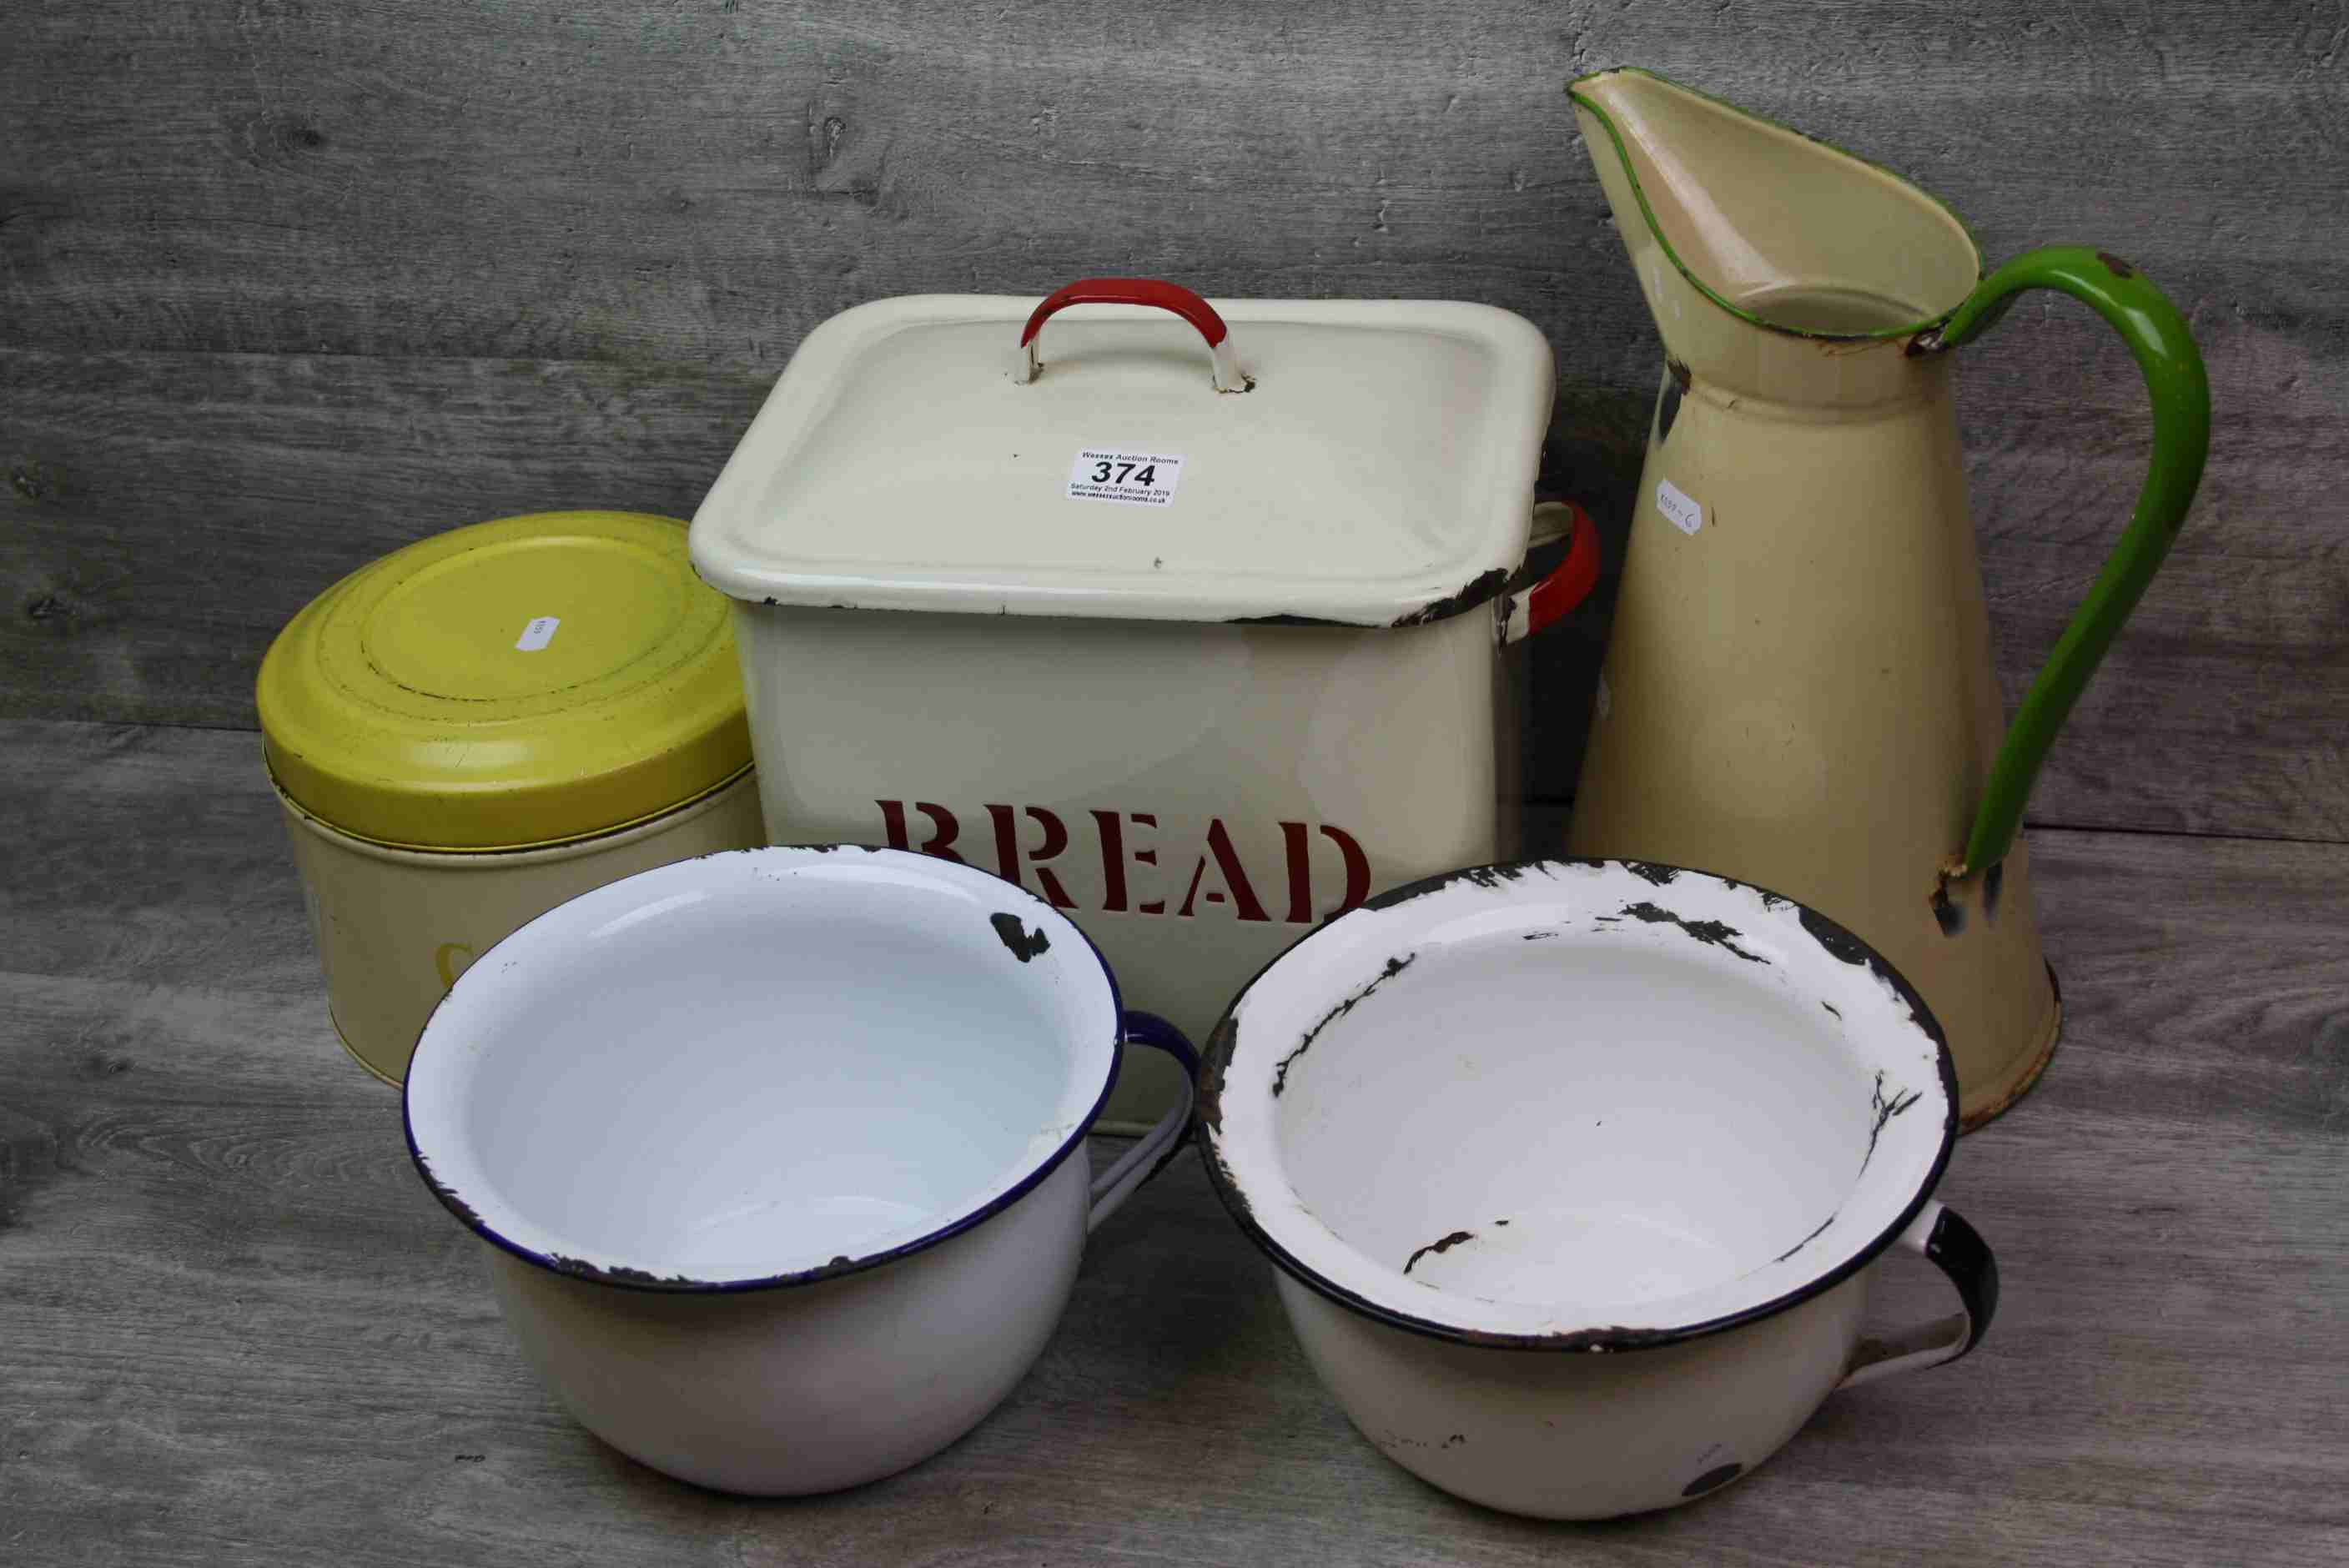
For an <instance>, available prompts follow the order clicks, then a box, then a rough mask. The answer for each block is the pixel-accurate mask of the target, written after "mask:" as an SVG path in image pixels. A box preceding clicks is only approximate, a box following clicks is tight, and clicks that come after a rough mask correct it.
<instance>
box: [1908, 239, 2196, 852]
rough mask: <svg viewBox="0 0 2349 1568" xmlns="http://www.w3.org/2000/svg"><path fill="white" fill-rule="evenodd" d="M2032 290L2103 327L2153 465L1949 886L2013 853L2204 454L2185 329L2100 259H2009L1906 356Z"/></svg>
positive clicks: (1976, 330) (1952, 343)
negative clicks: (2144, 422) (2149, 425)
mask: <svg viewBox="0 0 2349 1568" xmlns="http://www.w3.org/2000/svg"><path fill="white" fill-rule="evenodd" d="M2030 289H2061V290H2062V291H2063V292H2064V293H2065V294H2070V295H2071V296H2072V297H2073V298H2074V299H2076V300H2080V301H2082V302H2083V303H2085V304H2086V305H2087V306H2088V308H2089V309H2091V310H2093V311H2095V313H2096V314H2097V315H2101V316H2103V317H2104V318H2105V320H2106V321H2107V322H2109V323H2110V324H2111V325H2112V328H2113V330H2114V331H2115V332H2117V333H2119V334H2120V335H2121V340H2122V341H2123V342H2125V343H2127V345H2128V346H2129V352H2130V353H2131V354H2133V355H2135V356H2137V368H2138V370H2140V371H2142V372H2143V373H2144V376H2145V389H2146V391H2147V394H2149V395H2150V396H2151V397H2152V400H2153V465H2152V468H2151V469H2150V471H2148V472H2147V475H2146V477H2145V487H2144V488H2143V489H2142V490H2138V491H2137V510H2136V511H2134V512H2132V513H2131V514H2130V516H2129V525H2128V531H2127V532H2125V533H2123V534H2122V535H2121V542H2120V543H2119V544H2117V545H2116V546H2115V547H2114V549H2113V552H2112V555H2111V556H2110V558H2108V559H2107V560H2106V562H2105V569H2104V571H2103V572H2101V573H2098V574H2097V576H2096V581H2095V583H2094V584H2093V585H2092V586H2091V587H2090V588H2089V589H2088V596H2087V598H2086V599H2085V600H2083V601H2082V602H2081V604H2080V608H2079V610H2078V612H2077V613H2076V614H2074V615H2073V617H2072V622H2071V624H2069V625H2067V626H2065V627H2064V634H2063V636H2062V637H2060V638H2058V639H2057V641H2056V644H2055V651H2054V653H2053V654H2050V655H2048V657H2047V663H2046V665H2045V666H2044V667H2043V668H2042V669H2041V670H2040V672H2039V675H2038V678H2036V679H2035V680H2033V682H2032V683H2031V689H2030V690H2029V691H2027V692H2025V693H2024V694H2023V706H2022V707H2018V708H2017V709H2015V713H2014V722H2013V724H2011V725H2009V726H2008V727H2007V731H2006V741H2005V744H2004V745H2002V746H2001V747H2000V748H1999V753H1998V759H1997V760H1996V761H1995V762H1993V763H1992V765H1991V770H1990V778H1989V779H1988V781H1987V782H1985V783H1984V785H1983V786H1982V804H1981V806H1980V807H1979V808H1978V809H1977V810H1976V811H1975V814H1974V825H1973V831H1972V832H1971V833H1970V834H1968V835H1967V838H1966V845H1965V851H1964V857H1963V859H1962V861H1960V862H1959V863H1957V864H1955V865H1951V866H1948V867H1945V868H1944V870H1943V875H1944V877H1945V879H1946V880H1948V881H1955V880H1957V879H1958V878H1961V877H1964V876H1967V875H1970V874H1971V873H1973V872H1986V871H1988V870H1989V869H1990V868H1991V867H1992V866H1994V865H1996V864H1998V863H1999V861H2002V860H2004V859H2005V858H2006V852H2007V851H2009V850H2010V849H2012V848H2013V847H2014V835H2015V833H2016V832H2017V831H2018V830H2020V829H2021V828H2022V826H2023V802H2024V801H2025V800H2027V799H2029V798H2030V795H2031V785H2032V782H2033V780H2034V779H2037V778H2038V777H2039V767H2040V764H2041V763H2043V762H2044V761H2046V760H2047V748H2049V747H2050V746H2051V745H2053V744H2054V739H2055V732H2056V731H2057V730H2059V729H2061V728H2062V727H2064V719H2066V718H2067V717H2070V716H2071V712H2072V705H2073V704H2074V703H2075V702H2077V701H2078V700H2079V698H2080V693H2081V692H2082V691H2084V690H2085V689H2086V687H2087V685H2088V678H2089V677H2090V676H2093V675H2095V673H2096V665H2097V664H2098V663H2099V662H2100V661H2101V660H2102V659H2103V658H2104V656H2105V650H2106V649H2107V648H2109V647H2111V646H2112V645H2113V639H2114V637H2116V635H2118V634H2119V633H2120V629H2121V623H2122V622H2124V621H2126V620H2127V619H2128V614H2129V612H2130V611H2131V610H2134V609H2136V608H2137V600H2138V598H2139V597H2140V596H2142V595H2143V594H2144V593H2145V589H2146V584H2147V583H2150V582H2152V581H2153V574H2154V573H2155V572H2156V571H2158V569H2159V568H2160V566H2161V559H2162V557H2163V556H2165V555H2167V554H2168V553H2169V543H2170V541H2172V540H2173V539H2175V538H2177V537H2178V524H2180V523H2182V522H2183V521H2186V509H2187V507H2188V506H2189V504H2191V503H2192V501H2193V500H2194V489H2195V487H2196V486H2197V485H2199V483H2201V480H2202V459H2203V456H2204V454H2205V453H2206V452H2207V451H2208V450H2209V445H2210V382H2209V377H2207V376H2206V375H2205V374H2204V373H2203V369H2202V355H2201V352H2200V351H2199V349H2197V348H2196V347H2195V346H2194V337H2193V335H2192V334H2191V333H2190V332H2189V331H2188V330H2187V326H2186V318H2185V317H2184V316H2182V315H2178V307H2177V306H2176V305H2174V304H2170V303H2169V296H2168V295H2167V294H2163V293H2162V292H2161V291H2160V290H2159V289H2158V288H2156V287H2154V286H2153V284H2152V283H2151V282H2150V281H2149V280H2147V278H2146V276H2145V275H2144V274H2143V273H2139V272H2138V271H2137V269H2136V268H2135V267H2132V266H2130V265H2129V264H2128V263H2127V262H2124V261H2122V260H2121V259H2120V258H2119V257H2118V256H2115V255H2111V254H2108V253H2106V252H2103V251H2095V250H2090V249H2089V248H2088V247H2086V246H2085V245H2048V246H2045V247H2044V248H2043V249H2040V250H2036V251H2030V252H2026V253H2023V254H2022V255H2020V256H2017V257H2015V258H2014V260H2013V261H2011V262H2009V263H2006V265H2004V266H2002V267H2001V268H1999V269H1998V271H1996V272H1994V273H1992V274H1991V275H1990V276H1989V277H1987V278H1984V279H1983V280H1982V283H1981V284H1980V285H1979V286H1978V287H1977V288H1975V290H1974V292H1973V293H1972V294H1969V295H1967V296H1966V301H1965V303H1964V304H1961V305H1960V306H1958V308H1957V310H1956V311H1955V312H1954V313H1952V314H1951V316H1950V319H1949V320H1948V321H1947V322H1945V323H1943V324H1942V325H1941V326H1940V329H1939V330H1938V331H1934V332H1930V333H1928V334H1925V335H1922V336H1920V338H1918V339H1917V340H1916V341H1915V342H1914V343H1912V344H1911V345H1910V346H1909V352H1910V353H1912V354H1916V353H1930V352H1933V351H1935V350H1938V349H1942V348H1956V347H1959V346H1961V345H1963V344H1965V343H1968V342H1970V341H1971V340H1972V339H1973V338H1975V337H1977V336H1979V335H1981V334H1982V332H1983V331H1984V330H1985V329H1986V328H1988V327H1989V326H1991V325H1992V324H1993V323H1995V322H1996V321H1997V320H1998V319H1999V317H2001V316H2002V315H2005V314H2006V311H2007V307H2008V306H2010V305H2012V304H2013V303H2014V298H2015V296H2016V295H2017V294H2023V293H2024V292H2025V291H2026V290H2030Z"/></svg>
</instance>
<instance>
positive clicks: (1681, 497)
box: [1656, 480, 1704, 533]
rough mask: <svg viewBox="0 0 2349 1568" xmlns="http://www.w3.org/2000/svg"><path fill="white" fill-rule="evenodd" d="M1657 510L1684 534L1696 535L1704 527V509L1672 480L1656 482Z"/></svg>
mask: <svg viewBox="0 0 2349 1568" xmlns="http://www.w3.org/2000/svg"><path fill="white" fill-rule="evenodd" d="M1656 510H1657V511H1661V512H1662V513H1663V514H1664V521H1667V522H1669V523H1671V525H1672V526H1673V527H1674V528H1677V529H1679V530H1680V531H1682V533H1694V532H1695V531H1697V530H1698V529H1700V528H1702V527H1703V526H1704V508H1702V506H1699V505H1698V504H1697V503H1696V501H1695V500H1693V499H1692V497H1691V496H1689V494H1688V493H1687V492H1686V491H1684V490H1682V489H1681V488H1680V486H1678V485H1676V484H1674V483H1672V481H1671V480H1657V481H1656Z"/></svg>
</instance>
